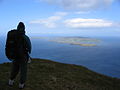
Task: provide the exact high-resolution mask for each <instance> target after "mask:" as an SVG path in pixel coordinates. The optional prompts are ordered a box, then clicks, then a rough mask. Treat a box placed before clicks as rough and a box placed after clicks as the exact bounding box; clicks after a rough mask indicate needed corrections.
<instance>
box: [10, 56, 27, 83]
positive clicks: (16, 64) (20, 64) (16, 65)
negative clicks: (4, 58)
mask: <svg viewBox="0 0 120 90" xmlns="http://www.w3.org/2000/svg"><path fill="white" fill-rule="evenodd" d="M27 61H28V60H27V57H26V58H24V59H22V61H20V60H18V59H16V60H14V61H13V62H12V70H11V74H10V79H11V80H14V79H15V78H16V76H17V75H18V73H19V72H20V83H21V84H23V83H25V81H26V78H27Z"/></svg>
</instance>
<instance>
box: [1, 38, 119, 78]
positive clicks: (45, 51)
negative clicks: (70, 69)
mask: <svg viewBox="0 0 120 90" xmlns="http://www.w3.org/2000/svg"><path fill="white" fill-rule="evenodd" d="M94 38H96V39H99V40H100V42H99V43H98V44H97V46H94V47H84V46H79V45H70V44H65V43H64V44H63V43H57V42H51V41H48V40H45V39H35V38H31V42H32V54H31V57H33V58H42V59H50V60H53V61H57V62H62V63H68V64H77V65H82V66H85V67H87V68H89V69H91V70H93V71H95V72H99V73H101V74H104V75H107V76H112V77H117V78H120V37H94ZM5 40H6V38H5V37H0V63H4V62H10V61H9V60H8V59H7V58H6V56H5V52H4V48H5Z"/></svg>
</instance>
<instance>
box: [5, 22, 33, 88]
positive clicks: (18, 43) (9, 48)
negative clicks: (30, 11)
mask: <svg viewBox="0 0 120 90" xmlns="http://www.w3.org/2000/svg"><path fill="white" fill-rule="evenodd" d="M5 51H6V56H7V58H8V59H9V60H12V69H11V74H10V78H9V82H8V84H9V85H10V86H13V84H14V82H15V78H16V76H17V75H18V73H19V72H20V81H19V88H20V89H22V88H24V86H25V82H26V78H27V63H28V60H29V58H30V57H29V54H30V53H31V41H30V39H29V37H28V36H27V35H25V25H24V23H23V22H19V24H18V26H17V30H11V31H9V32H8V34H7V40H6V48H5Z"/></svg>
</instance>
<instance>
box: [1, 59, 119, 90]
mask: <svg viewBox="0 0 120 90" xmlns="http://www.w3.org/2000/svg"><path fill="white" fill-rule="evenodd" d="M10 67H11V63H4V64H0V68H1V72H0V90H19V88H18V84H19V82H18V81H19V78H17V79H18V80H16V81H17V82H15V85H14V86H13V87H9V86H8V85H7V82H8V78H9V74H10V73H9V72H10ZM119 89H120V79H118V78H112V77H108V76H105V75H102V74H98V73H96V72H93V71H91V70H89V69H88V68H86V67H83V66H78V65H74V64H64V63H59V62H54V61H51V60H44V59H32V62H31V64H29V65H28V79H27V83H26V87H25V88H24V90H119Z"/></svg>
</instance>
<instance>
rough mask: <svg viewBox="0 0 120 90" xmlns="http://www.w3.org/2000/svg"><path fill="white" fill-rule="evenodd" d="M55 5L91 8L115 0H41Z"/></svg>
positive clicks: (80, 8)
mask: <svg viewBox="0 0 120 90" xmlns="http://www.w3.org/2000/svg"><path fill="white" fill-rule="evenodd" d="M40 1H43V2H47V3H50V4H54V5H59V6H60V7H63V8H64V9H69V10H89V9H95V8H103V7H106V6H108V5H110V4H112V2H113V1H115V0H40Z"/></svg>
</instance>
